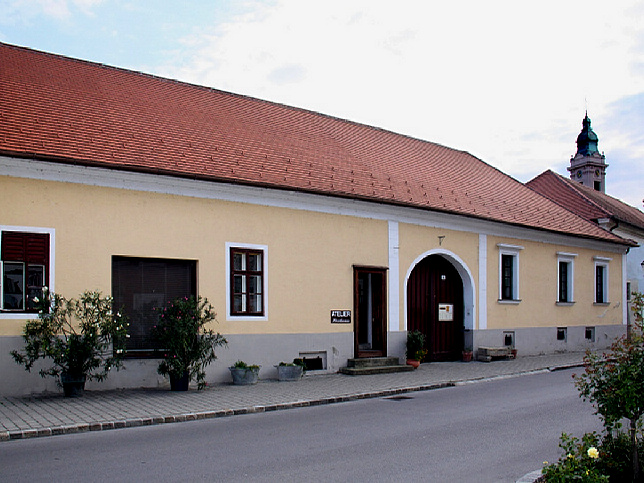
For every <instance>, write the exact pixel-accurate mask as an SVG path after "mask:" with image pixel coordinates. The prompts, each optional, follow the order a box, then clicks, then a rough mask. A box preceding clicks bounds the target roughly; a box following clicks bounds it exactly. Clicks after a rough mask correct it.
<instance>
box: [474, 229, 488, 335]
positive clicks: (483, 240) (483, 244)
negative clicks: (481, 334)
mask: <svg viewBox="0 0 644 483" xmlns="http://www.w3.org/2000/svg"><path fill="white" fill-rule="evenodd" d="M475 327H476V324H475ZM478 328H479V330H485V329H487V235H483V234H480V235H479V326H478Z"/></svg>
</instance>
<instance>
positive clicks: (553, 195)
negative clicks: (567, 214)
mask: <svg viewBox="0 0 644 483" xmlns="http://www.w3.org/2000/svg"><path fill="white" fill-rule="evenodd" d="M526 185H527V186H528V187H530V188H532V189H534V190H535V191H537V192H538V193H540V194H542V195H544V196H546V197H548V198H550V199H552V200H553V201H555V202H556V203H558V204H560V205H561V206H564V207H566V208H568V209H569V210H570V211H573V212H575V213H577V214H578V215H580V216H582V217H583V218H585V219H587V220H590V221H596V220H598V219H601V218H614V219H616V220H618V221H620V222H623V223H628V224H629V225H632V226H634V227H636V228H639V229H644V212H642V211H640V210H638V209H637V208H635V207H633V206H630V205H628V204H626V203H624V202H623V201H620V200H618V199H616V198H613V197H612V196H609V195H607V194H605V193H602V192H600V191H597V190H594V189H593V188H590V187H588V186H584V185H583V184H581V183H578V182H576V181H573V180H571V179H569V178H565V177H563V176H561V175H560V174H557V173H554V172H552V171H550V170H548V171H544V172H543V173H541V174H540V175H539V176H537V177H536V178H534V179H532V180H530V181H528V182H527V183H526Z"/></svg>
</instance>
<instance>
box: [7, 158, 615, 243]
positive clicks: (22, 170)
mask: <svg viewBox="0 0 644 483" xmlns="http://www.w3.org/2000/svg"><path fill="white" fill-rule="evenodd" d="M1 175H4V176H13V177H19V178H28V179H38V180H44V181H58V182H65V183H76V184H82V185H89V186H100V187H107V188H116V189H126V190H134V191H143V192H154V193H161V194H171V195H177V196H190V197H195V198H203V199H216V200H223V201H231V202H238V203H248V204H254V205H262V206H271V207H280V208H288V209H293V210H304V211H312V212H319V213H327V214H338V215H346V216H355V217H358V218H370V219H376V220H386V221H389V220H392V221H397V222H398V223H409V224H414V225H420V226H427V227H433V228H444V229H450V230H456V231H463V232H470V233H482V234H486V235H496V236H503V237H508V238H514V239H524V240H538V241H539V242H542V243H549V244H565V245H568V246H574V247H578V248H589V249H596V250H602V251H609V252H614V253H620V254H622V253H625V252H626V250H627V247H625V246H621V245H618V244H616V243H612V242H609V241H606V242H603V241H600V240H592V239H587V238H580V237H576V236H573V235H566V234H557V233H553V232H549V231H545V230H538V229H531V228H527V227H520V226H513V225H509V224H507V223H503V222H497V221H491V220H484V219H478V218H473V217H468V216H462V215H458V214H454V213H442V212H438V211H434V210H431V209H428V210H422V209H418V208H411V207H401V206H394V205H388V204H386V203H378V202H375V201H361V200H355V199H349V198H342V197H339V196H338V197H336V196H328V195H320V194H310V193H303V192H299V191H294V190H285V189H276V188H264V187H258V186H245V185H241V184H235V183H223V182H214V181H203V180H195V179H187V178H180V177H173V176H166V175H154V174H149V173H135V172H129V171H124V170H115V169H108V168H96V167H87V166H78V165H68V164H62V163H52V162H47V161H37V160H30V159H21V158H12V157H7V156H0V176H1Z"/></svg>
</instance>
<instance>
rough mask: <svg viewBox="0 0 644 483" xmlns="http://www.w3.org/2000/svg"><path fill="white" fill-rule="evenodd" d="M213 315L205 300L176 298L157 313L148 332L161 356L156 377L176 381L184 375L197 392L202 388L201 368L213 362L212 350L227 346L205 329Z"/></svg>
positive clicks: (209, 330)
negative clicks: (156, 320) (161, 376)
mask: <svg viewBox="0 0 644 483" xmlns="http://www.w3.org/2000/svg"><path fill="white" fill-rule="evenodd" d="M216 315H217V314H215V311H214V309H213V307H212V305H210V303H209V302H208V299H205V298H202V297H201V296H199V297H198V298H196V299H195V298H194V297H190V298H188V297H184V298H178V299H176V300H173V301H172V302H169V303H168V304H167V305H166V306H165V307H164V308H163V309H162V310H161V313H160V314H159V321H158V323H157V325H155V326H154V327H153V329H152V338H153V339H154V340H155V342H156V344H157V347H160V349H159V351H160V352H161V353H162V354H163V360H162V361H161V362H160V363H159V367H158V372H159V374H161V375H164V376H166V375H167V376H171V377H176V378H180V377H182V376H183V375H185V374H186V373H187V374H188V380H189V381H191V380H193V379H196V381H197V383H198V387H199V389H203V388H204V387H205V386H206V382H205V377H206V373H205V368H206V366H207V365H208V364H210V363H211V362H212V361H214V360H215V359H216V358H217V356H216V355H215V348H216V347H218V346H225V345H226V344H227V343H228V342H227V341H226V339H225V338H224V337H223V336H222V335H221V334H219V333H216V332H214V331H213V330H212V329H206V328H205V325H206V324H208V323H209V322H211V321H214V320H215V317H216Z"/></svg>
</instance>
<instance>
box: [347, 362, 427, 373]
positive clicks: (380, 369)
mask: <svg viewBox="0 0 644 483" xmlns="http://www.w3.org/2000/svg"><path fill="white" fill-rule="evenodd" d="M413 370H414V368H413V367H412V366H408V365H400V364H398V365H394V366H371V367H369V366H367V367H341V368H340V373H341V374H347V375H349V376H364V375H368V374H390V373H393V372H409V371H413Z"/></svg>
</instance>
